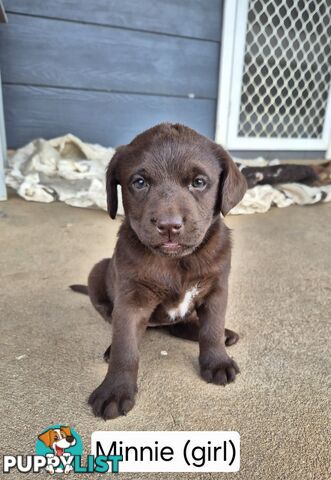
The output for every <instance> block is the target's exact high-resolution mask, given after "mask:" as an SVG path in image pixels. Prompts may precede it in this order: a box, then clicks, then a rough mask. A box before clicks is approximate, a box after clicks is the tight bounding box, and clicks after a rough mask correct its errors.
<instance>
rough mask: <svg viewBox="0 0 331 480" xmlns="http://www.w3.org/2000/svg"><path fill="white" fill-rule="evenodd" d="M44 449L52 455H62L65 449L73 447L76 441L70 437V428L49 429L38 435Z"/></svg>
mask: <svg viewBox="0 0 331 480" xmlns="http://www.w3.org/2000/svg"><path fill="white" fill-rule="evenodd" d="M38 438H39V440H41V441H42V442H43V443H44V444H45V445H46V447H49V448H51V449H52V450H53V452H54V455H58V456H61V455H63V453H64V451H65V449H66V448H69V447H73V446H74V445H75V444H76V439H75V437H74V436H73V435H72V433H71V430H70V427H59V428H50V429H49V430H47V431H46V432H44V433H42V434H40V435H38Z"/></svg>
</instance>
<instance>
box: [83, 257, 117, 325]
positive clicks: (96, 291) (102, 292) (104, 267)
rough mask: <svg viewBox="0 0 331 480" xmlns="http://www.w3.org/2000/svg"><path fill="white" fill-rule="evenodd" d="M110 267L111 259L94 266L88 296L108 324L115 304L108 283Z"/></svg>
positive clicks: (89, 280)
mask: <svg viewBox="0 0 331 480" xmlns="http://www.w3.org/2000/svg"><path fill="white" fill-rule="evenodd" d="M110 267H111V258H104V259H103V260H101V262H99V263H97V264H96V265H94V267H93V268H92V270H91V272H90V274H89V277H88V294H89V297H90V300H91V302H92V305H93V306H94V308H95V309H96V310H97V311H98V312H99V313H100V315H101V316H102V317H103V318H104V319H105V320H106V321H107V322H111V314H112V311H113V302H112V299H111V298H110V294H109V292H108V290H107V282H106V278H107V275H109V274H110V272H109V268H110Z"/></svg>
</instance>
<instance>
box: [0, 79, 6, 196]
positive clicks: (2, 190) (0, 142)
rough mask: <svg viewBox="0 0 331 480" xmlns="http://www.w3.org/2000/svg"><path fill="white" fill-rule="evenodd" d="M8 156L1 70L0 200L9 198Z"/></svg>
mask: <svg viewBox="0 0 331 480" xmlns="http://www.w3.org/2000/svg"><path fill="white" fill-rule="evenodd" d="M6 158H7V144H6V134H5V119H4V114H3V103H2V89H1V72H0V200H6V199H7V192H6V183H5V161H6Z"/></svg>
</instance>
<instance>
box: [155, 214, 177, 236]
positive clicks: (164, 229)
mask: <svg viewBox="0 0 331 480" xmlns="http://www.w3.org/2000/svg"><path fill="white" fill-rule="evenodd" d="M182 226H183V220H182V219H181V218H180V217H171V218H166V219H163V220H158V221H157V222H156V228H157V231H158V232H159V233H160V234H161V235H167V234H175V233H179V232H180V230H181V229H182Z"/></svg>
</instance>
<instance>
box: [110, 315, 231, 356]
mask: <svg viewBox="0 0 331 480" xmlns="http://www.w3.org/2000/svg"><path fill="white" fill-rule="evenodd" d="M165 328H166V329H167V330H168V331H169V333H170V334H171V335H174V336H175V337H180V338H184V339H185V340H191V341H192V342H198V341H199V330H200V326H199V323H198V322H197V321H191V322H184V323H175V324H174V325H169V326H166V327H165ZM224 336H225V346H226V347H230V346H231V345H234V344H235V343H237V342H238V340H239V335H238V333H236V332H234V331H233V330H230V329H228V328H226V329H225V331H224ZM109 348H110V347H109ZM107 353H108V355H109V351H108V349H107V350H106V352H105V356H104V358H105V360H106V356H107ZM106 361H107V360H106Z"/></svg>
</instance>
